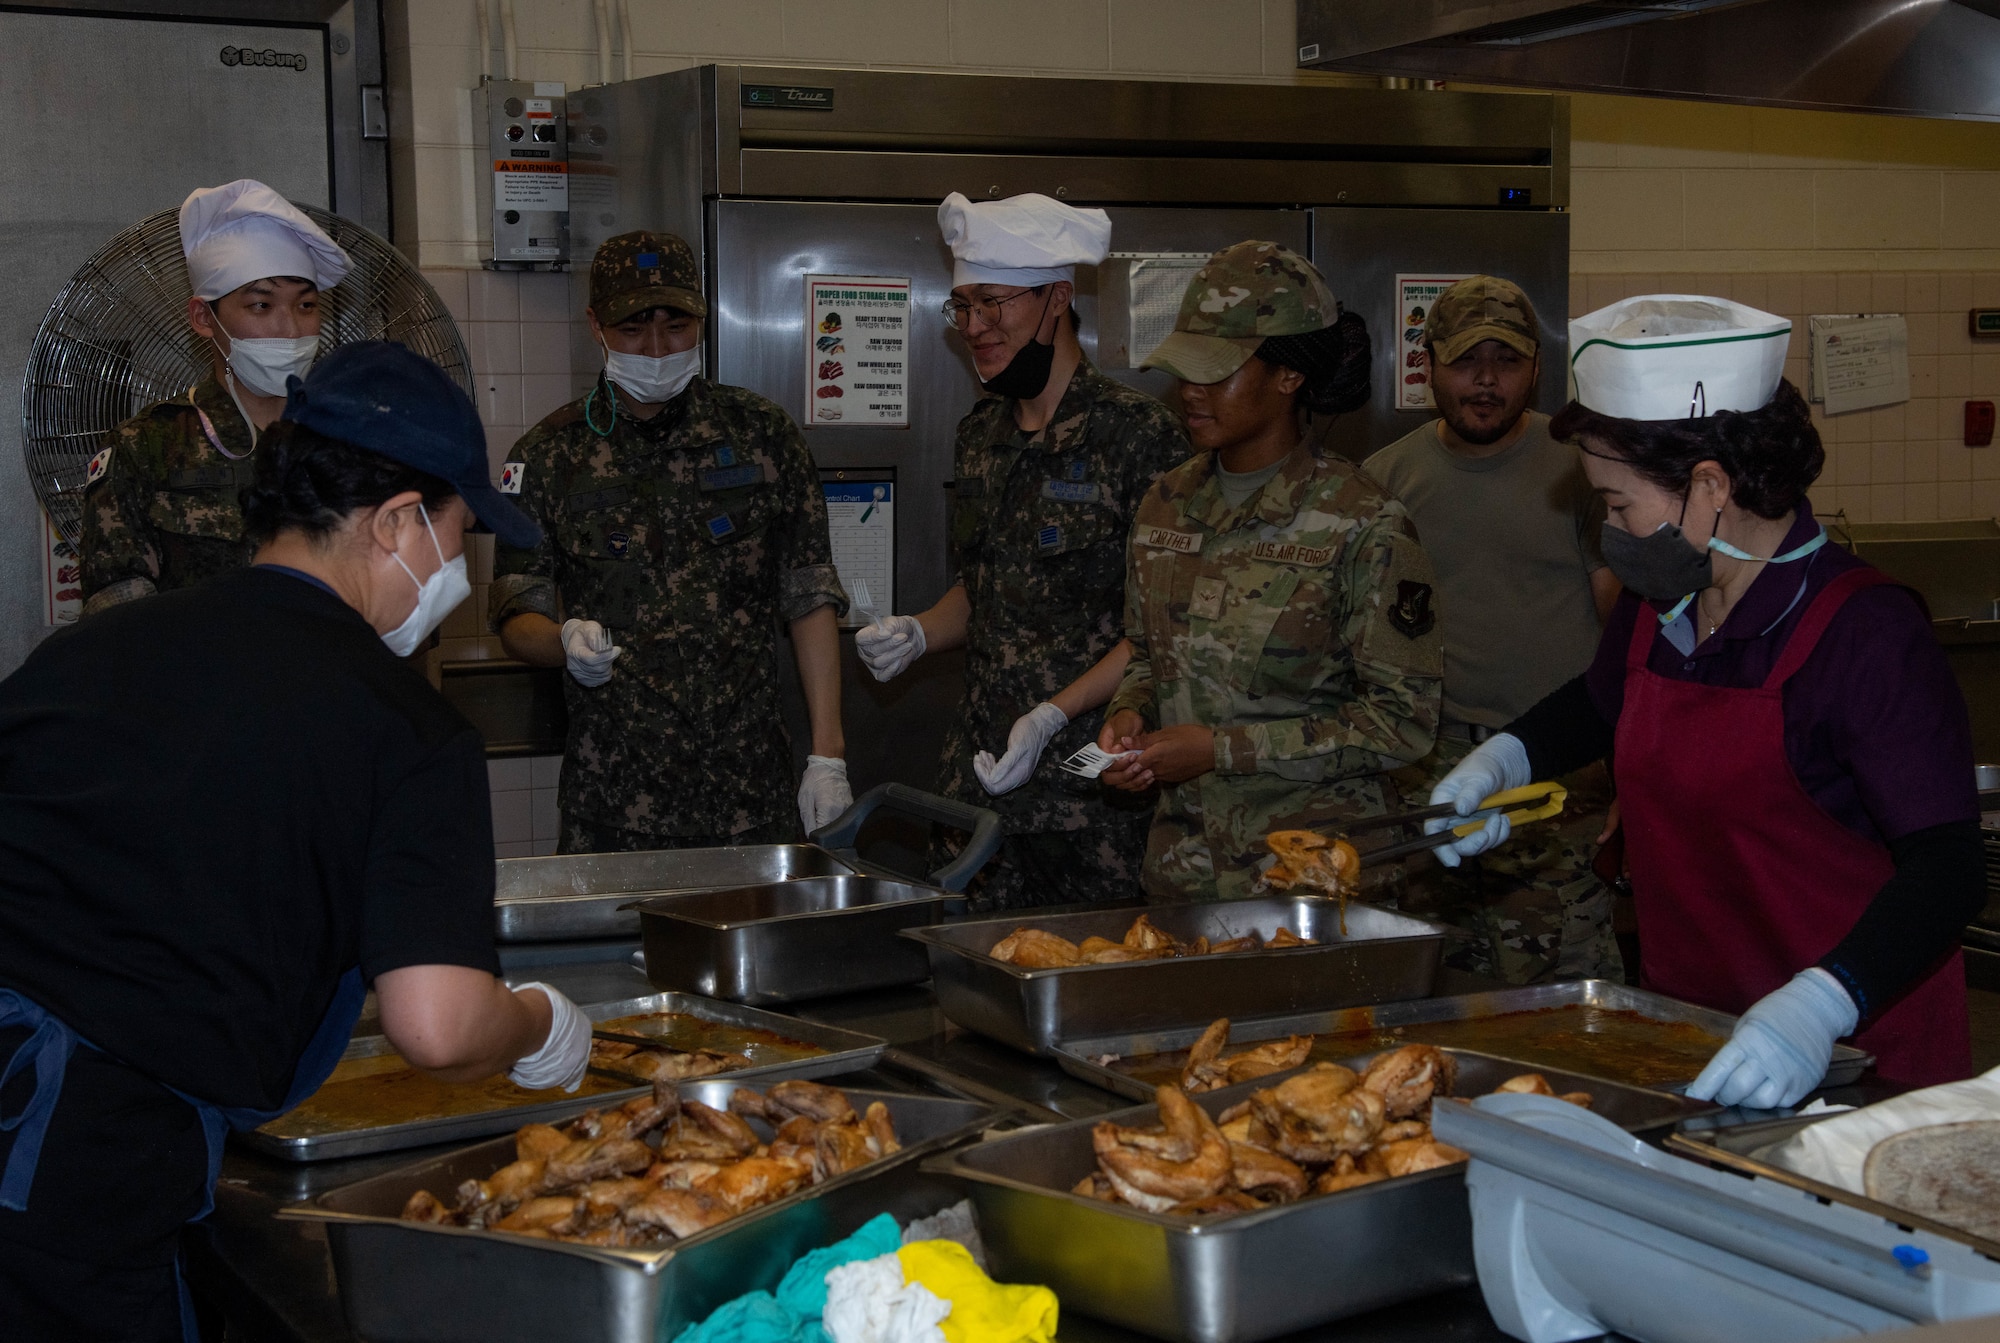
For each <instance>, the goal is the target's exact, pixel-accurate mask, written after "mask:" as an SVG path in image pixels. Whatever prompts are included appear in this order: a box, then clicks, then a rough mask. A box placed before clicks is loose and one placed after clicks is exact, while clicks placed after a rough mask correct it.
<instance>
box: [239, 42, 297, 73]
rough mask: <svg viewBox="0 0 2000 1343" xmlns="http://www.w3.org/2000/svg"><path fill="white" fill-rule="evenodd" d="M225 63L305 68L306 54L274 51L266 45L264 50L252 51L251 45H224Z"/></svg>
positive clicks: (282, 68)
mask: <svg viewBox="0 0 2000 1343" xmlns="http://www.w3.org/2000/svg"><path fill="white" fill-rule="evenodd" d="M222 63H223V64H224V65H230V66H236V65H263V66H270V67H272V68H274V69H278V70H304V69H305V68H306V56H305V53H304V52H302V51H273V50H271V48H269V47H266V48H264V50H262V51H252V50H251V49H250V48H249V47H224V48H223V49H222Z"/></svg>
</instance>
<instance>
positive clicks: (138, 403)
mask: <svg viewBox="0 0 2000 1343" xmlns="http://www.w3.org/2000/svg"><path fill="white" fill-rule="evenodd" d="M299 208H300V209H301V210H304V211H305V212H306V213H307V214H308V215H310V216H311V217H312V219H313V222H315V223H317V224H318V225H319V226H320V227H321V228H323V229H325V230H326V231H327V233H328V234H329V235H331V236H332V238H333V240H334V241H335V242H337V243H339V244H340V245H341V246H342V247H344V248H346V249H347V255H348V257H349V258H350V259H351V260H352V261H353V263H354V269H352V270H351V271H349V272H348V274H347V278H346V279H344V280H342V281H341V282H340V283H339V284H338V285H336V286H334V287H333V288H332V289H329V290H327V291H326V292H325V293H324V294H322V295H321V296H320V341H321V345H320V348H321V349H322V350H327V349H331V348H332V347H333V346H335V345H340V344H344V343H346V342H348V341H353V340H378V339H380V340H393V341H398V342H400V343H402V344H404V345H407V346H409V347H410V348H411V349H413V350H415V351H416V352H417V353H419V354H422V355H426V356H428V357H429V358H431V359H432V360H435V361H436V362H437V364H438V366H439V367H441V368H443V369H444V371H445V372H447V373H449V374H451V376H452V377H453V378H454V379H455V380H456V381H457V382H458V385H459V386H461V387H463V388H465V390H466V393H467V395H470V394H471V392H472V374H471V368H470V365H469V363H468V361H467V359H466V356H465V345H464V343H463V342H461V341H460V340H459V337H458V328H457V326H455V325H454V324H453V323H452V320H451V314H450V313H449V312H447V311H446V310H445V306H444V302H443V300H441V299H440V298H438V296H437V291H436V290H434V289H432V288H431V286H430V283H429V282H428V281H427V280H425V279H424V277H423V275H422V273H421V272H419V271H418V270H417V268H416V267H415V266H413V265H411V264H410V263H409V261H408V260H406V259H405V258H404V256H403V254H402V253H401V252H398V251H397V250H396V249H395V248H393V247H391V246H390V245H389V244H388V243H387V242H386V241H384V240H383V239H382V238H380V237H378V236H377V235H375V234H373V233H371V232H369V231H368V230H367V229H365V228H363V227H361V226H360V225H359V224H356V223H353V222H351V221H349V220H346V219H342V218H341V217H340V216H338V215H332V214H328V213H327V212H326V211H324V210H320V209H315V208H314V207H313V206H310V205H300V206H299ZM187 300H188V278H187V264H186V262H185V261H184V260H183V258H182V256H181V235H180V214H179V211H178V210H162V211H160V212H159V213H158V214H156V215H151V216H149V217H147V218H145V219H142V220H140V221H139V222H138V223H136V224H134V225H133V226H132V227H131V228H128V229H126V230H125V231H124V232H123V233H120V234H119V235H118V236H116V237H115V238H113V239H112V240H111V241H110V242H108V243H106V244H105V245H104V246H103V247H102V248H100V249H98V252H97V255H95V256H93V257H91V258H90V260H88V261H86V262H84V263H83V265H82V266H81V267H80V268H78V270H77V272H76V274H75V275H73V276H71V277H70V280H69V283H68V284H66V285H64V286H63V289H62V292H61V293H60V294H57V295H56V300H55V302H54V303H52V304H50V305H49V311H48V315H47V316H46V317H44V318H43V319H42V325H41V327H40V329H39V330H37V331H36V332H35V343H34V346H33V347H32V348H31V349H30V351H29V353H28V371H27V376H26V377H25V378H24V379H23V380H22V387H21V440H22V445H23V447H22V451H23V453H24V455H25V456H26V458H27V465H28V478H29V479H30V480H32V481H33V482H34V486H35V495H36V497H37V498H39V499H40V500H41V501H42V507H43V508H45V509H47V510H48V514H49V520H50V521H51V522H53V523H54V524H55V527H56V530H57V531H58V532H60V533H61V534H62V536H63V538H64V539H65V540H67V541H69V542H71V543H75V542H76V540H77V539H78V533H79V529H80V527H81V522H82V515H83V487H84V476H85V472H86V471H87V470H88V468H89V465H90V459H91V457H92V456H94V455H95V454H96V452H97V450H98V449H99V448H100V447H102V446H103V444H104V436H105V434H106V433H108V432H109V431H110V430H111V429H113V428H115V427H117V425H118V424H120V423H121V422H122V421H124V420H127V419H129V418H131V417H132V416H133V415H136V414H137V413H138V412H139V411H141V410H143V409H144V408H145V407H146V406H148V405H151V404H152V403H153V402H155V401H163V400H165V399H167V398H168V397H172V396H178V395H180V394H181V393H183V392H185V391H186V390H187V389H188V387H189V386H191V385H192V384H194V383H196V382H198V381H200V380H201V379H202V378H203V377H206V376H207V374H208V371H209V367H210V364H209V359H210V355H209V349H208V345H207V343H206V342H204V341H202V340H201V339H200V338H199V337H198V336H196V335H195V334H194V332H193V331H192V330H191V329H190V328H189V327H188V322H187Z"/></svg>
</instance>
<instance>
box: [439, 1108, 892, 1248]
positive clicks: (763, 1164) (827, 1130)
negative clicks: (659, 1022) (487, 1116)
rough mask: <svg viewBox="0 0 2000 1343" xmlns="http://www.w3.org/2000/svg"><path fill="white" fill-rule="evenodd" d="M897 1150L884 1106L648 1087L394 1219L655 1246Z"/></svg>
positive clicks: (524, 1133)
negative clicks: (714, 1100) (451, 1197)
mask: <svg viewBox="0 0 2000 1343" xmlns="http://www.w3.org/2000/svg"><path fill="white" fill-rule="evenodd" d="M753 1121H754V1123H753ZM754 1124H763V1125H764V1126H765V1127H766V1128H767V1129H768V1130H770V1135H769V1137H768V1139H767V1138H766V1136H765V1135H764V1133H762V1132H760V1131H759V1130H758V1129H757V1128H756V1127H755V1126H754ZM901 1149H902V1144H901V1143H900V1142H899V1141H898V1140H897V1137H896V1126H895V1123H894V1122H893V1120H892V1119H891V1117H890V1115H889V1111H888V1107H886V1106H885V1105H883V1104H882V1102H880V1101H875V1102H872V1103H870V1105H869V1106H868V1108H867V1110H866V1112H857V1111H856V1110H855V1108H854V1104H853V1102H852V1101H850V1100H849V1099H848V1098H847V1096H846V1095H844V1094H843V1093H842V1092H840V1091H837V1090H835V1089H834V1088H832V1087H828V1086H822V1085H820V1084H819V1083H817V1082H780V1083H778V1084H777V1085H775V1086H773V1087H772V1088H771V1089H770V1090H769V1091H766V1092H763V1093H761V1094H759V1093H758V1092H755V1091H752V1090H750V1089H749V1088H747V1087H739V1088H737V1089H736V1090H735V1091H734V1092H732V1093H731V1095H730V1102H729V1108H728V1109H727V1110H718V1109H716V1108H715V1107H713V1106H709V1105H703V1104H702V1103H701V1102H699V1101H693V1100H689V1101H683V1100H682V1099H681V1098H680V1097H679V1095H678V1094H677V1093H676V1092H675V1091H674V1089H673V1087H672V1086H671V1085H670V1084H668V1083H666V1082H664V1081H655V1082H654V1084H653V1090H652V1093H651V1094H650V1095H645V1096H638V1097H635V1098H633V1099H632V1100H629V1101H627V1102H625V1104H623V1105H620V1106H617V1107H616V1108H614V1109H609V1110H587V1111H585V1112H584V1113H583V1114H581V1115H579V1116H578V1117H577V1118H576V1119H574V1120H572V1121H571V1122H570V1123H568V1124H566V1125H564V1126H562V1127H560V1128H557V1127H553V1126H551V1125H548V1124H529V1125H526V1126H525V1127H523V1128H522V1129H520V1130H519V1131H518V1132H516V1133H515V1135H514V1152H515V1156H516V1160H514V1161H512V1162H510V1163H509V1164H507V1165H505V1166H502V1167H501V1168H500V1169H499V1170H497V1171H495V1172H494V1173H493V1174H492V1175H490V1176H488V1177H486V1178H485V1179H483V1180H467V1181H465V1183H463V1184H461V1185H460V1186H459V1188H458V1191H457V1201H456V1202H455V1203H454V1204H452V1205H450V1206H447V1205H446V1204H445V1203H444V1201H443V1200H441V1199H439V1198H437V1197H436V1196H435V1195H433V1194H432V1193H431V1192H430V1191H429V1190H424V1189H420V1190H418V1191H417V1192H416V1193H414V1194H412V1195H411V1196H410V1198H409V1201H408V1202H407V1203H406V1204H405V1205H404V1207H403V1214H402V1215H403V1219H404V1220H405V1221H412V1222H431V1223H435V1224H438V1225H444V1226H464V1227H474V1228H479V1229H484V1230H491V1231H505V1232H509V1233H511V1234H515V1235H522V1236H530V1237H534V1238H537V1239H544V1240H547V1239H554V1240H564V1241H571V1242H574V1243H578V1244H588V1245H609V1246H626V1247H633V1246H646V1245H656V1244H660V1243H662V1242H666V1241H671V1240H676V1239H679V1238H682V1237H686V1236H692V1235H694V1234H696V1233H697V1232H701V1231H705V1230H707V1229H708V1228H709V1227H712V1226H714V1225H716V1224H717V1223H719V1222H722V1221H725V1220H727V1219H728V1218H730V1217H733V1216H735V1215H736V1214H738V1213H741V1212H745V1211H747V1210H749V1209H751V1208H755V1207H758V1206H761V1205H762V1204H765V1203H770V1202H774V1201H775V1200H777V1199H781V1198H783V1197H785V1196H786V1195H787V1194H790V1193H793V1192H795V1191H797V1190H799V1189H803V1188H805V1187H807V1186H808V1185H813V1184H818V1183H820V1182H821V1181H823V1180H830V1179H832V1178H834V1177H835V1176H837V1175H843V1174H846V1173H847V1172H848V1171H852V1170H857V1169H859V1168H860V1167H862V1166H865V1165H867V1164H868V1163H869V1162H871V1161H879V1160H881V1159H882V1158H883V1157H885V1156H888V1155H889V1154H890V1153H892V1152H897V1151H900V1150H901Z"/></svg>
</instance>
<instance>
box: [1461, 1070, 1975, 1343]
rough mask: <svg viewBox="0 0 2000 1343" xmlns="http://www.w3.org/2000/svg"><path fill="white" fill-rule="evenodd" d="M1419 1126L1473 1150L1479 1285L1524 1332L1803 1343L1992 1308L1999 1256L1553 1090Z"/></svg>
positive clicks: (1690, 1342)
mask: <svg viewBox="0 0 2000 1343" xmlns="http://www.w3.org/2000/svg"><path fill="white" fill-rule="evenodd" d="M1431 1124H1432V1128H1433V1129H1434V1131H1435V1132H1436V1134H1437V1136H1438V1138H1439V1139H1440V1140H1441V1141H1444V1142H1448V1143H1451V1144H1453V1145H1454V1146H1457V1147H1462V1148H1464V1149H1465V1150H1466V1151H1468V1152H1470V1153H1472V1158H1473V1159H1472V1164H1471V1166H1470V1167H1469V1168H1468V1169H1467V1171H1466V1177H1465V1183H1466V1189H1467V1191H1468V1194H1469V1196H1470V1199H1471V1204H1472V1234H1473V1257H1474V1262H1475V1264H1476V1265H1477V1267H1478V1272H1479V1285H1480V1290H1481V1291H1482V1292H1483V1293H1484V1294H1485V1297H1486V1307H1487V1309H1488V1310H1489V1311H1491V1312H1492V1314H1493V1318H1494V1320H1495V1321H1496V1322H1497V1323H1498V1324H1499V1326H1500V1327H1501V1328H1502V1329H1503V1330H1505V1331H1506V1332H1507V1333H1508V1334H1510V1335H1512V1336H1513V1337H1515V1338H1519V1339H1525V1340H1528V1343H1559V1341H1560V1340H1569V1339H1583V1338H1595V1337H1597V1336H1599V1335H1601V1334H1604V1333H1607V1332H1611V1331H1616V1332H1618V1333H1620V1334H1624V1335H1626V1336H1628V1337H1631V1338H1634V1339H1638V1340H1641V1343H1739V1340H1753V1339H1754V1340H1757V1343H1795V1341H1796V1343H1803V1341H1804V1340H1813V1339H1826V1338H1846V1337H1851V1336H1853V1335H1855V1334H1862V1333H1872V1332H1876V1331H1879V1330H1886V1329H1897V1328H1903V1327H1906V1326H1908V1325H1911V1324H1925V1323H1932V1322H1936V1321H1942V1320H1960V1319H1968V1318H1971V1317H1974V1316H1980V1315H1991V1314H1995V1313H2000V1263H1995V1262H1994V1261H1993V1260H1990V1259H1988V1258H1986V1257H1985V1256H1984V1255H1981V1254H1979V1253H1977V1252H1976V1251H1974V1250H1973V1249H1971V1248H1970V1247H1969V1246H1965V1245H1961V1244H1958V1243H1956V1242H1954V1241H1951V1240H1947V1239H1945V1238H1943V1237H1941V1236H1936V1235H1932V1234H1929V1233H1925V1232H1918V1231H1908V1230H1905V1229H1903V1228H1902V1227H1899V1226H1898V1225H1896V1224H1895V1223H1894V1222H1890V1221H1887V1220H1884V1219H1883V1218H1880V1217H1876V1216H1873V1215H1871V1214H1868V1213H1865V1212H1862V1211H1860V1210H1859V1209H1856V1208H1849V1207H1843V1206H1841V1205H1839V1204H1828V1203H1823V1202H1821V1201H1820V1200H1819V1199H1817V1198H1815V1197H1813V1196H1812V1195H1811V1194H1808V1193H1805V1192H1803V1191H1800V1190H1797V1189H1792V1188H1788V1187H1786V1186H1784V1185H1780V1184H1777V1183H1775V1182H1771V1181H1765V1180H1756V1179H1746V1178H1744V1177H1742V1176H1740V1175H1735V1174H1731V1173H1729V1172H1726V1171H1718V1170H1711V1169H1709V1168H1707V1167H1705V1166H1701V1165H1698V1164H1696V1163H1694V1162H1692V1161H1688V1160H1684V1159H1682V1158H1680V1157H1676V1156H1673V1155H1671V1154H1669V1153H1667V1152H1663V1151H1661V1150H1659V1149H1658V1148H1654V1147H1650V1146H1648V1145H1647V1144H1645V1143H1644V1142H1642V1141H1640V1140H1639V1139H1637V1138H1634V1137H1632V1136H1631V1135H1629V1134H1627V1133H1626V1132H1624V1131H1623V1130H1622V1129H1620V1128H1618V1127H1617V1126H1616V1125H1614V1124H1611V1123H1609V1122H1607V1121H1605V1120H1603V1119H1600V1118H1599V1117H1598V1116H1596V1115H1593V1114H1591V1113H1590V1112H1588V1111H1587V1110H1583V1109H1581V1108H1579V1107H1577V1106H1574V1105H1569V1104H1567V1103H1565V1102H1563V1101H1559V1100H1555V1099H1552V1098H1550V1097H1545V1096H1524V1095H1506V1096H1485V1097H1481V1098H1480V1099H1479V1100H1478V1101H1476V1102H1472V1103H1467V1102H1464V1101H1449V1100H1440V1101H1438V1102H1436V1103H1435V1105H1434V1107H1433V1112H1432V1119H1431ZM1996 1329H2000V1321H1996Z"/></svg>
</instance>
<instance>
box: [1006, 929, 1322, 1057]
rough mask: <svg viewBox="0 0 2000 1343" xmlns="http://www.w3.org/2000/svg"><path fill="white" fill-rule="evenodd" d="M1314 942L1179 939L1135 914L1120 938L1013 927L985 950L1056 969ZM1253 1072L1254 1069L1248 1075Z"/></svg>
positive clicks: (1281, 934) (1281, 937) (1287, 935)
mask: <svg viewBox="0 0 2000 1343" xmlns="http://www.w3.org/2000/svg"><path fill="white" fill-rule="evenodd" d="M1315 945H1317V944H1316V943H1315V942H1314V941H1313V940H1312V939H1311V938H1309V937H1300V936H1299V935H1298V934H1297V933H1295V932H1293V931H1292V930H1291V929H1289V928H1280V929H1278V930H1277V931H1276V932H1275V933H1273V934H1272V935H1271V937H1270V940H1269V941H1266V940H1265V939H1264V938H1263V937H1262V936H1261V935H1260V934H1258V933H1257V932H1255V931H1254V930H1253V931H1251V932H1249V933H1246V934H1244V935H1243V936H1241V937H1232V938H1229V939H1228V940H1226V941H1222V942H1216V943H1213V944H1211V943H1210V942H1209V940H1208V938H1206V937H1197V938H1195V939H1194V940H1193V941H1192V942H1183V941H1181V940H1180V939H1179V938H1177V937H1175V936H1174V935H1173V934H1172V933H1169V932H1167V931H1166V930H1165V929H1163V928H1160V927H1158V926H1157V925H1156V924H1154V922H1153V921H1152V920H1151V919H1149V918H1147V917H1146V916H1145V915H1144V914H1141V915H1140V916H1139V917H1138V918H1136V919H1134V920H1133V921H1132V926H1131V927H1130V928H1128V929H1126V930H1125V936H1124V938H1123V939H1122V940H1120V941H1117V942H1113V941H1112V940H1111V939H1110V938H1108V937H1086V938H1084V939H1083V941H1082V942H1081V943H1080V944H1079V943H1076V942H1072V941H1070V940H1069V939H1068V938H1065V937H1058V936H1056V935H1055V934H1054V933H1051V932H1047V931H1045V930H1044V929H1041V928H1026V927H1022V928H1016V929H1015V930H1014V931H1013V932H1011V933H1009V934H1008V935H1007V936H1005V937H1003V938H1001V939H1000V940H999V941H998V942H996V943H994V944H993V950H992V951H990V952H988V953H987V955H989V956H991V957H992V958H993V959H994V960H996V961H1006V962H1007V963H1008V964H1010V965H1018V966H1020V967H1021V968H1022V969H1024V970H1049V969H1059V968H1062V967H1065V966H1071V965H1118V964H1122V963H1124V962H1127V961H1157V960H1164V959H1166V958H1167V957H1169V956H1216V955H1227V954H1229V953H1230V952H1236V951H1264V950H1269V949H1272V948H1280V947H1310V946H1315ZM1253 1075H1254V1074H1253Z"/></svg>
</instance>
